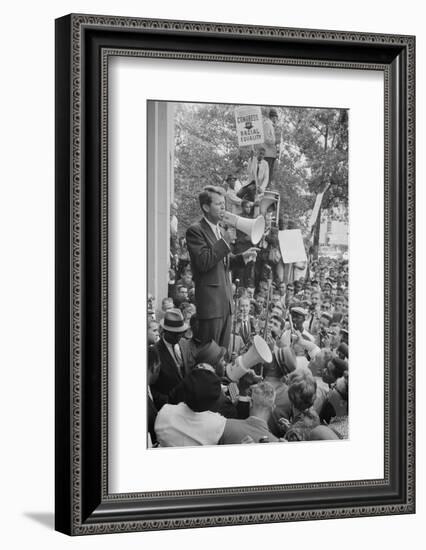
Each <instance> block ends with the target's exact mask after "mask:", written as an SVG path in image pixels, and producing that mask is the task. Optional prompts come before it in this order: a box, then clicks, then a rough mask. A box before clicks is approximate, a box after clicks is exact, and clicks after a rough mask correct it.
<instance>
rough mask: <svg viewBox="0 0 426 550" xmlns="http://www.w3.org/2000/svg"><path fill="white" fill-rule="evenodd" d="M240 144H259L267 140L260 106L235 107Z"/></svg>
mask: <svg viewBox="0 0 426 550" xmlns="http://www.w3.org/2000/svg"><path fill="white" fill-rule="evenodd" d="M235 124H236V126H237V137H238V145H239V146H240V147H242V146H244V145H258V144H259V143H263V142H264V141H265V138H264V134H263V118H262V111H261V109H260V107H250V106H247V107H237V108H236V109H235Z"/></svg>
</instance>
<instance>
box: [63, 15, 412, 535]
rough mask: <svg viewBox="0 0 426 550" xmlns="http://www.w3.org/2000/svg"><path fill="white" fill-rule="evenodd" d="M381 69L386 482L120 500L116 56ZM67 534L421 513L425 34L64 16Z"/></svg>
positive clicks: (138, 496) (212, 491)
mask: <svg viewBox="0 0 426 550" xmlns="http://www.w3.org/2000/svg"><path fill="white" fill-rule="evenodd" d="M136 51H138V52H142V53H143V55H144V56H147V57H165V58H170V59H181V58H187V59H199V60H209V61H213V62H214V61H215V60H221V61H223V60H225V61H231V62H232V61H239V62H246V63H253V62H257V63H258V62H262V63H268V64H271V63H273V64H274V63H277V64H290V65H291V64H293V65H299V66H307V67H308V66H309V67H312V66H314V67H315V66H319V67H336V68H341V69H342V70H345V69H359V70H363V69H365V70H368V69H374V70H377V71H382V72H383V74H384V82H385V97H384V105H385V113H384V115H385V143H384V158H385V171H384V173H385V194H384V209H385V289H384V292H385V318H384V328H385V388H384V392H385V411H384V414H385V433H384V438H385V440H384V452H385V465H384V466H385V467H384V471H385V475H384V478H383V479H382V480H362V481H359V482H354V481H348V482H336V483H334V482H333V483H314V484H303V485H287V486H278V485H277V486H268V487H239V488H227V489H214V488H213V489H208V490H207V489H206V490H197V491H193V490H192V491H179V492H173V491H169V492H160V491H159V492H156V493H150V494H140V493H131V494H108V486H107V467H106V459H107V425H106V419H107V416H106V407H107V400H108V380H107V375H106V365H107V363H108V356H107V355H108V354H107V346H106V341H107V337H108V334H107V314H108V301H107V246H106V245H107V229H108V216H107V209H106V205H107V178H108V174H107V164H106V159H105V157H106V153H105V149H104V147H105V140H106V126H107V119H108V104H107V95H106V94H105V88H106V73H107V63H108V56H110V55H130V56H131V55H133V54H134V52H136ZM55 63H56V96H55V99H56V168H55V178H56V227H55V229H56V381H55V392H56V401H55V403H56V405H55V406H56V411H55V413H56V428H55V436H56V444H55V453H56V473H55V483H56V494H55V498H56V529H57V530H58V531H61V532H63V533H66V534H69V535H85V534H99V533H118V532H126V531H143V530H156V529H180V528H188V527H204V526H219V525H238V524H249V523H267V522H284V521H294V520H312V519H327V518H342V517H346V518H347V517H360V516H373V515H388V514H409V513H414V511H415V479H414V475H415V452H414V445H415V442H414V385H415V380H414V323H415V311H414V291H415V281H414V246H415V241H414V225H415V220H414V202H415V189H414V185H415V176H414V169H415V159H414V155H415V145H414V139H415V38H414V37H413V36H398V35H388V34H387V35H382V34H365V33H354V32H350V33H349V32H341V31H330V30H307V29H288V28H278V27H253V26H244V25H235V24H218V23H202V22H189V21H169V20H151V19H150V20H148V19H136V18H128V17H115V16H114V17H109V16H97V15H80V14H71V15H67V16H65V17H62V18H60V19H57V20H56V61H55Z"/></svg>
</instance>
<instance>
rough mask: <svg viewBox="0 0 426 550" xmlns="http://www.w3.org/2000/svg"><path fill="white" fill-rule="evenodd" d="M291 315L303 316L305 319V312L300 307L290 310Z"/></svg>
mask: <svg viewBox="0 0 426 550" xmlns="http://www.w3.org/2000/svg"><path fill="white" fill-rule="evenodd" d="M291 313H296V314H297V315H303V316H304V317H306V315H307V314H306V310H305V309H303V307H300V306H296V307H292V308H291Z"/></svg>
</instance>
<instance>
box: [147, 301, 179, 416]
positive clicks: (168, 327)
mask: <svg viewBox="0 0 426 550" xmlns="http://www.w3.org/2000/svg"><path fill="white" fill-rule="evenodd" d="M160 326H161V328H162V334H161V338H160V340H159V341H158V342H157V343H156V344H155V347H156V350H157V352H158V355H159V358H160V363H161V366H160V372H159V374H158V378H157V380H156V382H155V383H154V384H152V385H151V391H152V396H153V400H154V403H155V405H156V407H157V409H160V408H161V407H162V406H163V405H164V404H165V403H169V402H174V403H175V402H176V403H178V402H179V400H180V397H181V382H182V380H183V378H184V376H185V374H186V370H187V369H186V365H185V363H184V355H183V353H182V349H181V348H180V345H179V341H180V340H181V338H182V337H183V335H184V334H185V332H186V330H187V329H188V325H187V324H186V323H185V321H184V319H183V315H182V312H181V311H180V309H174V308H173V309H169V310H167V311H166V313H165V315H164V319H162V320H161V321H160Z"/></svg>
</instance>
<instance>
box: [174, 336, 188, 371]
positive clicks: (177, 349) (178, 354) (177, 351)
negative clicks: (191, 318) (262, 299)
mask: <svg viewBox="0 0 426 550" xmlns="http://www.w3.org/2000/svg"><path fill="white" fill-rule="evenodd" d="M173 351H174V353H175V359H176V363H177V365H178V368H179V371H180V373H181V375H182V377H184V376H185V373H184V371H183V360H182V352H181V350H180V347H179V344H175V345H174V346H173Z"/></svg>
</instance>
